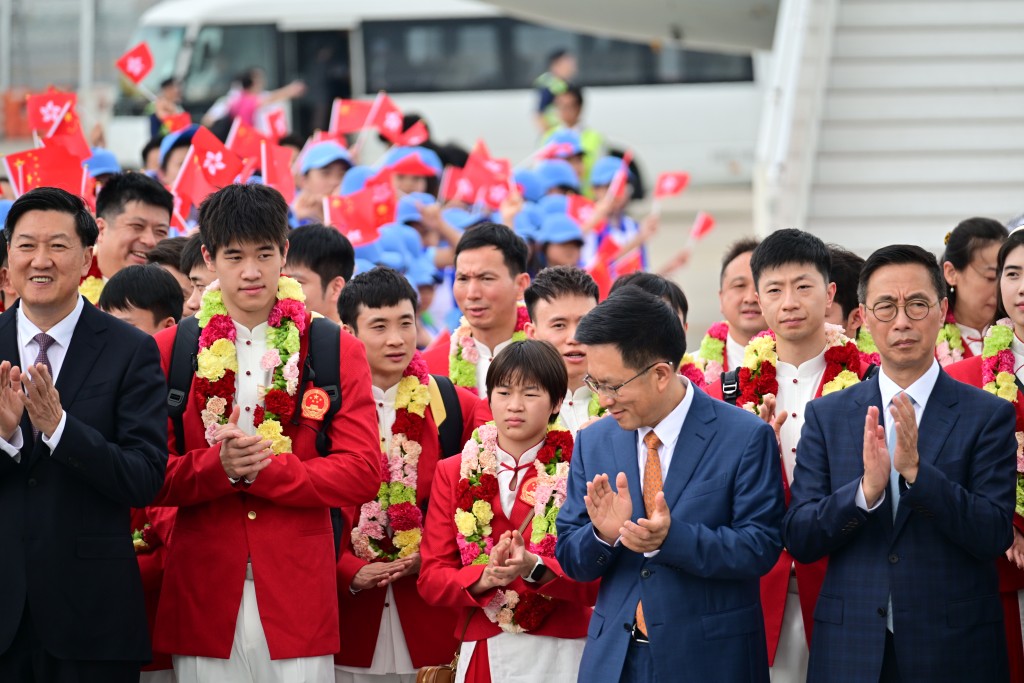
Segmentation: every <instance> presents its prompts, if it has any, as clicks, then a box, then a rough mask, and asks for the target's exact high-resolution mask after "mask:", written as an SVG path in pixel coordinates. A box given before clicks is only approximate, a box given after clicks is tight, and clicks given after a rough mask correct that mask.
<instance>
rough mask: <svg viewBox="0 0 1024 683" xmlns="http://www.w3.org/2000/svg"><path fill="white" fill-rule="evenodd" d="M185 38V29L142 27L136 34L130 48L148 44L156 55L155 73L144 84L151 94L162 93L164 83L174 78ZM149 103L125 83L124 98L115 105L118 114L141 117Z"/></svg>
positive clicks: (122, 91) (123, 81) (177, 27)
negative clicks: (161, 87) (160, 91)
mask: <svg viewBox="0 0 1024 683" xmlns="http://www.w3.org/2000/svg"><path fill="white" fill-rule="evenodd" d="M184 36H185V29H184V28H183V27H181V26H142V27H140V28H139V30H138V31H136V32H135V35H134V36H133V37H132V40H131V43H129V45H131V46H134V45H138V44H139V43H141V42H143V41H145V42H146V43H149V49H150V51H151V52H152V53H153V70H152V71H150V72H149V75H148V76H146V78H144V79H143V81H142V85H143V86H144V87H146V88H147V89H148V90H149V91H150V92H154V93H155V92H159V90H160V83H161V82H163V81H165V80H166V79H168V78H170V77H171V76H173V75H174V65H175V63H176V62H177V61H178V52H179V51H180V50H181V44H182V40H183V39H184ZM148 103H149V100H147V99H146V98H145V97H144V96H143V94H142V93H141V92H140V91H139V90H138V89H137V88H134V87H133V86H131V85H130V84H128V83H127V81H125V80H124V79H122V81H121V97H120V98H119V99H118V101H117V103H116V105H115V109H114V113H115V114H118V115H138V114H141V113H142V112H143V109H144V108H145V106H146V105H147V104H148Z"/></svg>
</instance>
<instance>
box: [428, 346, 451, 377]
mask: <svg viewBox="0 0 1024 683" xmlns="http://www.w3.org/2000/svg"><path fill="white" fill-rule="evenodd" d="M450 351H451V349H450V348H449V344H434V345H432V346H429V347H427V348H426V349H424V350H423V352H422V353H423V360H424V361H426V363H427V369H429V370H430V373H431V374H432V375H444V376H445V377H447V376H448V354H449V353H450Z"/></svg>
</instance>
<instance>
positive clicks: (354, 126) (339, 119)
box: [328, 98, 373, 135]
mask: <svg viewBox="0 0 1024 683" xmlns="http://www.w3.org/2000/svg"><path fill="white" fill-rule="evenodd" d="M372 108H373V102H364V101H363V100H343V99H341V98H338V99H335V100H334V106H332V107H331V125H330V126H329V127H328V131H330V132H331V133H335V134H337V135H343V134H345V133H356V132H358V131H361V130H362V129H363V128H366V127H367V126H369V125H371V124H372V122H371V121H367V119H368V118H370V109H372Z"/></svg>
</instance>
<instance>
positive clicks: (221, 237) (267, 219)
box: [199, 183, 288, 258]
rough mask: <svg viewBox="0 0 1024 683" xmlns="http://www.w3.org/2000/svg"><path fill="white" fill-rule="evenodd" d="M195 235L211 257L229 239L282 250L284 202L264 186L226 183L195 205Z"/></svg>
mask: <svg viewBox="0 0 1024 683" xmlns="http://www.w3.org/2000/svg"><path fill="white" fill-rule="evenodd" d="M199 234H201V235H202V236H203V245H204V246H205V247H206V250H207V251H208V252H209V253H210V257H211V258H212V257H214V256H216V255H217V252H218V251H219V250H220V249H223V248H224V247H226V246H228V245H229V244H232V243H233V242H237V243H239V244H274V245H276V246H277V248H278V249H279V250H280V251H281V253H284V245H285V244H286V243H287V242H288V203H287V202H286V201H285V200H284V197H282V196H281V193H280V192H278V191H277V190H275V189H274V188H272V187H270V186H268V185H258V184H253V185H243V184H241V183H232V184H231V185H226V186H225V187H223V188H221V189H219V190H217V191H216V192H214V193H213V194H211V195H210V196H209V197H207V198H206V199H204V200H203V203H202V204H200V205H199Z"/></svg>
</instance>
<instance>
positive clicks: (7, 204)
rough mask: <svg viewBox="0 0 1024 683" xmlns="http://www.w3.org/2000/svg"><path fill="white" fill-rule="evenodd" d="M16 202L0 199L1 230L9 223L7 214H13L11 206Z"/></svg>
mask: <svg viewBox="0 0 1024 683" xmlns="http://www.w3.org/2000/svg"><path fill="white" fill-rule="evenodd" d="M12 204H14V202H13V201H12V200H10V199H0V229H2V228H3V227H4V223H5V222H6V221H7V214H9V213H10V212H11V205H12Z"/></svg>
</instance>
